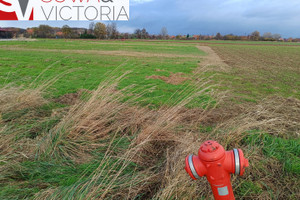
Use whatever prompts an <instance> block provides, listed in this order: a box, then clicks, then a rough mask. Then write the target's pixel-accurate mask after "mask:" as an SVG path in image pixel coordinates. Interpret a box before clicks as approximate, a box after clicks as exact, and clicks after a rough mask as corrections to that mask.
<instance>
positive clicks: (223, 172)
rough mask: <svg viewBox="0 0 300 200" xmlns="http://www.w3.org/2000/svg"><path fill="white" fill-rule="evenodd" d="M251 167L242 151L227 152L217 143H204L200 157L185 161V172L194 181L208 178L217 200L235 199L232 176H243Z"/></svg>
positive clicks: (200, 150) (199, 153)
mask: <svg viewBox="0 0 300 200" xmlns="http://www.w3.org/2000/svg"><path fill="white" fill-rule="evenodd" d="M248 166H249V162H248V160H247V159H246V158H245V157H244V154H243V151H242V150H241V149H233V150H231V151H225V150H224V148H223V147H222V146H221V145H220V144H219V143H218V142H216V141H212V140H209V141H206V142H204V143H203V144H202V145H201V146H200V148H199V151H198V155H197V156H194V155H189V156H187V157H186V159H185V170H186V172H187V173H188V174H189V175H190V177H191V178H192V179H194V180H197V179H200V178H201V177H202V176H206V178H207V180H208V182H209V183H210V185H211V188H212V191H213V194H214V197H215V199H216V200H222V199H224V200H225V199H226V200H232V199H235V198H234V194H233V190H232V186H231V183H230V174H236V175H239V176H242V175H243V174H244V172H245V168H246V167H248Z"/></svg>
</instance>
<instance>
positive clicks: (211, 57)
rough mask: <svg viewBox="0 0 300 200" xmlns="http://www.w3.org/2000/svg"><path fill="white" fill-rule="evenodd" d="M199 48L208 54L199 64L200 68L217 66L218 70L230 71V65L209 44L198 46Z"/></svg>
mask: <svg viewBox="0 0 300 200" xmlns="http://www.w3.org/2000/svg"><path fill="white" fill-rule="evenodd" d="M197 48H198V49H199V50H201V51H204V52H205V53H206V54H207V55H206V56H203V58H204V60H203V61H202V62H201V63H200V64H199V66H200V68H206V67H217V68H218V70H221V71H228V69H229V68H230V67H229V66H228V65H227V64H226V63H225V62H224V61H223V60H222V59H221V58H220V57H219V55H218V54H217V53H216V52H215V51H214V50H212V48H210V47H209V46H197Z"/></svg>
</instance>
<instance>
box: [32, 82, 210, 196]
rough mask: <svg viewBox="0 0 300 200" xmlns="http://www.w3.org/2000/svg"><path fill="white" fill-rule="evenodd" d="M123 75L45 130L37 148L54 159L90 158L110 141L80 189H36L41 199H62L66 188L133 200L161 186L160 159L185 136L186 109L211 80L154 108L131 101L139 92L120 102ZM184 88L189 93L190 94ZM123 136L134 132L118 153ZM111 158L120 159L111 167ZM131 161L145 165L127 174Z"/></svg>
mask: <svg viewBox="0 0 300 200" xmlns="http://www.w3.org/2000/svg"><path fill="white" fill-rule="evenodd" d="M121 78H122V77H120V78H119V79H115V80H113V82H111V81H107V82H104V83H101V85H100V86H99V88H98V89H97V90H95V91H93V92H92V93H91V94H90V96H89V95H88V97H87V98H88V99H87V100H84V101H81V102H77V103H76V104H75V105H73V106H72V107H71V108H70V110H69V111H68V113H67V114H66V115H65V116H64V117H63V119H62V120H61V122H60V123H59V124H58V125H57V126H56V127H55V128H54V129H53V130H51V133H50V134H49V135H46V139H45V142H44V144H43V145H41V147H40V149H39V151H40V153H46V154H48V155H49V156H51V157H52V158H53V157H55V156H59V157H63V158H67V159H72V160H73V161H75V162H77V163H78V162H84V161H87V159H90V158H92V157H91V155H90V152H91V150H93V149H96V148H98V147H101V146H107V145H108V144H107V140H110V141H111V143H110V144H109V145H108V146H107V147H106V148H107V150H106V153H105V156H104V158H103V159H102V160H101V163H100V164H99V168H98V169H96V170H95V171H94V172H93V174H92V176H91V178H90V179H89V181H87V182H85V183H80V184H79V185H77V186H76V189H74V187H75V186H74V187H71V188H69V189H68V191H63V190H61V189H60V188H57V189H56V190H53V189H49V190H46V191H43V192H42V193H39V194H37V196H36V198H37V199H57V198H63V196H64V193H70V192H71V191H74V190H76V191H75V193H74V195H75V196H74V198H79V197H78V195H82V193H85V195H84V198H92V199H94V198H99V199H103V198H113V199H120V198H121V199H124V198H125V199H131V198H134V197H135V196H137V195H138V194H144V195H145V194H148V195H149V196H148V197H151V196H153V194H154V193H155V191H156V190H157V189H158V187H159V185H160V184H161V181H162V175H163V174H162V173H163V172H164V170H163V169H164V164H163V166H160V167H159V168H158V167H157V163H158V162H159V161H161V160H163V159H164V158H165V153H166V151H167V150H168V148H173V147H174V146H175V144H177V143H178V142H179V141H180V140H181V139H180V138H181V137H182V134H183V133H181V132H179V127H178V126H179V123H180V121H183V117H184V115H183V113H184V112H183V110H186V109H185V106H186V105H187V104H188V103H189V102H190V101H191V100H192V99H193V98H195V97H197V96H199V95H202V94H204V93H207V89H208V88H207V87H206V86H207V82H203V83H202V84H198V85H197V88H194V90H192V91H185V92H180V93H178V94H177V95H183V96H185V98H183V99H182V100H181V101H180V102H177V104H176V105H174V106H172V107H162V108H160V109H158V110H150V109H148V108H145V107H139V106H136V105H133V102H134V100H135V99H136V98H139V96H137V97H136V98H134V99H132V100H130V101H129V102H128V101H127V102H125V103H122V102H121V100H122V98H123V95H122V92H123V91H118V90H116V89H115V87H116V85H117V83H118V81H119V80H120V79H121ZM200 88H201V89H200ZM186 92H187V93H188V94H189V95H187V96H186V94H187V93H186ZM174 95H176V94H174ZM203 112H204V111H203ZM199 117H201V116H199ZM120 135H121V137H127V136H130V135H132V136H135V137H134V139H133V140H132V141H131V145H130V147H129V148H128V149H127V150H126V151H125V152H122V153H121V154H118V155H115V153H114V147H113V145H112V143H113V142H114V140H115V137H120ZM104 142H105V143H104ZM111 159H117V160H118V161H116V162H114V163H113V164H112V165H110V166H107V165H108V164H109V163H110V160H111ZM133 162H134V163H137V164H138V165H139V166H141V167H143V170H141V169H140V170H138V171H136V173H134V175H132V176H131V177H126V175H125V177H124V174H123V172H124V170H126V168H127V167H128V165H129V164H130V163H133ZM116 168H118V170H116ZM124 178H125V179H126V181H124ZM120 184H121V185H120Z"/></svg>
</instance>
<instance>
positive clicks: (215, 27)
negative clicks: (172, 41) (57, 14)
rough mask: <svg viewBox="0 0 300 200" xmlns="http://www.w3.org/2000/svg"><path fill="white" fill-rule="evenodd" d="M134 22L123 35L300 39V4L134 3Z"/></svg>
mask: <svg viewBox="0 0 300 200" xmlns="http://www.w3.org/2000/svg"><path fill="white" fill-rule="evenodd" d="M130 4H131V6H130V21H128V22H118V23H117V24H118V27H119V30H120V31H121V32H133V31H134V30H135V29H136V28H146V29H147V30H148V32H149V33H155V34H156V33H159V32H160V29H161V28H162V27H163V26H165V27H167V29H168V32H169V34H171V35H176V34H187V33H189V34H216V33H217V32H221V34H230V33H233V34H238V35H244V34H250V33H251V32H253V31H254V30H258V31H260V32H261V33H262V34H263V33H264V32H272V33H280V34H282V36H284V37H289V36H291V37H299V38H300V1H299V0H285V1H283V0H272V1H271V0H130ZM39 24H49V25H51V26H63V25H64V24H68V25H69V26H72V27H88V24H89V22H37V21H34V22H12V21H11V22H3V21H2V22H0V26H17V27H23V28H26V27H32V26H38V25H39Z"/></svg>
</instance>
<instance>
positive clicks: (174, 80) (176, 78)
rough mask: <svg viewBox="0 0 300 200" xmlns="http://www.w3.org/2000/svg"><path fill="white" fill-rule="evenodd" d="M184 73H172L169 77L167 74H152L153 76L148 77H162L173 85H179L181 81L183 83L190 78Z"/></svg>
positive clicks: (161, 78)
mask: <svg viewBox="0 0 300 200" xmlns="http://www.w3.org/2000/svg"><path fill="white" fill-rule="evenodd" d="M183 75H184V73H181V72H179V73H171V74H170V76H169V77H167V76H158V75H152V76H148V77H147V78H148V79H160V80H163V81H164V82H166V83H169V84H172V85H179V84H181V83H183V82H184V81H186V80H189V78H188V77H184V76H183Z"/></svg>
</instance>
